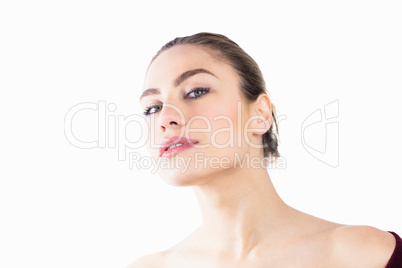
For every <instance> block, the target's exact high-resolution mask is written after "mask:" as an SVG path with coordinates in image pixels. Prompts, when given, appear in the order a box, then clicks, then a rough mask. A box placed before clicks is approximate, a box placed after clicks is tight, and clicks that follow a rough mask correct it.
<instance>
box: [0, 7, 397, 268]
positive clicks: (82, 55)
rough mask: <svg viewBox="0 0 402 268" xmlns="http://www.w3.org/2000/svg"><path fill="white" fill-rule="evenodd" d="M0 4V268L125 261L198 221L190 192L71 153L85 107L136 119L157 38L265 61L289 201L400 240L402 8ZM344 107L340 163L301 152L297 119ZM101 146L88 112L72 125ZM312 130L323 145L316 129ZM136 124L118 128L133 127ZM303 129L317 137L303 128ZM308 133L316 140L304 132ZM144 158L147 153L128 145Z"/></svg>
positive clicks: (280, 172) (281, 180)
mask: <svg viewBox="0 0 402 268" xmlns="http://www.w3.org/2000/svg"><path fill="white" fill-rule="evenodd" d="M261 3H262V1H260V2H256V1H246V2H241V3H235V2H233V1H230V2H229V1H226V2H224V1H221V2H218V1H198V2H194V3H192V2H189V1H159V2H156V1H148V2H145V1H141V2H140V1H138V2H134V1H2V2H1V4H0V38H1V42H0V46H1V49H0V87H1V93H0V94H1V96H0V116H1V121H0V122H1V131H0V137H1V139H0V144H1V147H0V154H1V168H0V217H1V220H0V252H1V254H0V255H1V257H0V266H1V267H8V268H10V267H41V268H45V267H69V268H71V267H97V268H101V267H125V266H127V265H128V264H129V263H131V262H132V261H133V260H135V259H136V258H138V257H140V256H142V255H145V254H148V253H152V252H155V251H159V250H163V249H165V248H167V247H169V246H171V245H173V244H175V243H177V242H178V241H180V240H181V239H182V238H184V237H185V236H186V235H187V234H189V233H190V232H191V231H192V230H194V229H195V228H196V227H197V226H198V225H199V224H200V223H201V218H200V216H199V214H198V213H199V212H198V206H197V204H196V202H195V199H194V197H193V196H192V191H191V189H190V188H175V187H172V186H168V185H166V184H165V183H164V182H163V181H162V180H161V179H160V178H159V177H158V176H157V175H155V174H152V173H151V172H149V170H133V169H130V168H129V164H128V162H127V161H119V160H118V154H117V149H116V148H109V147H108V146H106V147H107V148H103V149H101V148H95V149H79V148H77V147H74V146H73V145H71V144H70V143H69V142H68V140H67V139H66V137H65V135H64V119H65V116H66V114H67V112H68V111H69V109H70V108H71V107H73V106H74V105H76V104H79V103H82V102H92V103H98V102H99V101H105V102H106V103H107V104H109V103H114V104H115V105H116V107H117V109H116V111H114V112H109V113H108V115H110V116H111V117H113V116H114V117H115V118H117V117H118V116H119V115H123V116H128V115H130V114H139V113H141V109H140V107H139V102H138V98H139V95H140V93H141V90H142V86H143V78H144V75H145V70H146V67H147V66H148V63H149V61H150V59H151V58H152V56H153V55H154V54H155V53H156V51H157V50H158V49H159V48H160V47H161V46H162V45H163V44H165V43H166V42H167V41H170V40H171V39H173V38H175V37H177V36H184V35H190V34H194V33H197V32H200V31H209V32H215V33H221V34H224V35H226V36H228V37H229V38H231V39H233V40H234V41H235V42H237V43H238V44H239V45H240V46H241V47H242V48H243V49H245V51H246V52H248V53H249V54H250V55H251V56H252V57H253V58H254V59H255V60H256V61H257V63H258V64H259V65H260V67H261V69H262V71H263V73H264V77H265V79H266V82H267V87H268V91H269V93H270V96H271V98H272V102H273V103H274V104H275V105H276V107H277V113H278V115H285V116H286V120H283V121H281V122H280V124H279V133H280V145H279V151H280V153H281V154H282V156H283V157H284V158H285V159H286V168H285V169H275V170H272V171H270V175H271V177H272V179H273V181H274V184H275V186H276V188H277V190H278V192H279V193H280V195H281V196H282V198H283V199H284V200H285V202H287V203H288V204H289V205H292V206H294V207H295V208H297V209H300V210H302V211H304V212H307V213H309V214H312V215H315V216H317V217H321V218H324V219H327V220H331V221H335V222H338V223H344V224H358V225H371V226H375V227H377V228H380V229H382V230H390V231H395V232H398V233H399V234H402V214H401V212H400V211H401V204H402V197H401V194H400V193H401V179H402V176H401V172H400V167H401V155H400V151H401V149H402V146H401V136H402V130H401V129H402V128H401V127H400V123H401V119H400V118H401V115H402V113H401V111H400V97H401V94H400V92H401V90H402V81H401V74H402V64H401V63H402V53H401V47H402V41H401V26H402V19H401V18H402V17H401V14H402V9H401V6H400V2H399V1H269V2H268V3H267V4H266V5H263V4H261ZM336 100H337V101H338V102H339V117H338V118H336V120H335V121H336V122H338V124H339V165H338V166H337V167H335V168H334V167H331V166H329V165H326V164H325V163H323V162H321V161H319V160H317V159H316V158H314V157H312V156H311V155H310V154H309V153H308V152H307V151H306V149H305V148H304V147H303V144H302V141H301V126H302V123H303V121H304V120H305V119H306V118H307V117H308V116H309V115H310V114H311V113H313V112H314V111H316V110H317V109H321V108H323V107H324V106H325V105H326V104H328V103H330V102H332V101H336ZM76 119H77V120H76V121H75V125H74V129H75V131H76V134H77V136H79V137H80V139H83V140H84V139H86V140H92V139H95V138H96V135H97V133H96V129H97V117H96V113H94V112H93V113H90V112H88V113H87V114H85V116H84V114H82V116H81V117H78V116H77V118H76ZM317 126H318V127H317V128H316V129H315V130H314V129H313V130H312V132H311V131H310V135H315V136H314V137H315V138H314V140H315V141H316V144H315V145H314V146H316V147H318V145H319V144H322V142H323V141H324V140H325V124H324V125H317ZM138 133H139V129H138V126H135V125H132V126H130V127H128V128H127V135H128V136H130V135H132V137H131V139H132V140H135V139H136V138H135V137H134V136H138V135H139V134H138ZM311 133H312V134H311ZM310 137H311V136H310ZM133 152H140V153H141V154H145V153H146V152H145V151H144V150H143V149H137V150H133Z"/></svg>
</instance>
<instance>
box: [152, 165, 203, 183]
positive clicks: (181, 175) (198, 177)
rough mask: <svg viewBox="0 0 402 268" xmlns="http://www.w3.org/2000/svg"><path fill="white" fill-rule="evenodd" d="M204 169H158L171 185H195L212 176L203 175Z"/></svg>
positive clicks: (160, 174)
mask: <svg viewBox="0 0 402 268" xmlns="http://www.w3.org/2000/svg"><path fill="white" fill-rule="evenodd" d="M202 173H205V172H202V171H199V170H194V169H187V170H179V169H171V170H158V174H159V176H160V177H161V178H162V179H163V180H164V181H165V182H166V183H167V184H169V185H171V186H194V185H197V184H200V183H202V182H205V181H206V180H207V178H210V176H206V175H203V174H202Z"/></svg>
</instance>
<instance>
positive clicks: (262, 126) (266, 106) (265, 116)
mask: <svg viewBox="0 0 402 268" xmlns="http://www.w3.org/2000/svg"><path fill="white" fill-rule="evenodd" d="M251 115H252V118H253V120H252V123H251V125H252V128H253V129H252V131H251V132H252V133H253V134H257V135H263V134H265V133H266V132H267V131H268V130H269V128H270V127H271V125H272V120H273V119H272V108H271V100H270V99H269V97H268V95H267V94H261V95H259V96H258V98H257V99H256V100H255V101H254V103H253V104H252V112H251Z"/></svg>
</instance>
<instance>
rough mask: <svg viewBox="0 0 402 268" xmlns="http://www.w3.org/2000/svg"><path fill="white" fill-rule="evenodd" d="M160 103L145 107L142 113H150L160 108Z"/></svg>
mask: <svg viewBox="0 0 402 268" xmlns="http://www.w3.org/2000/svg"><path fill="white" fill-rule="evenodd" d="M162 106H163V105H162V104H153V105H150V106H148V107H146V108H145V110H144V115H151V114H154V113H156V112H157V111H159V110H161V109H162Z"/></svg>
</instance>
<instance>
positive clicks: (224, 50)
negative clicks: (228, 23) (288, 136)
mask: <svg viewBox="0 0 402 268" xmlns="http://www.w3.org/2000/svg"><path fill="white" fill-rule="evenodd" d="M177 45H196V46H200V47H203V48H205V49H207V51H208V52H210V53H211V54H212V56H215V57H216V58H218V59H220V60H223V61H225V62H226V63H228V64H229V65H230V66H231V67H232V68H233V69H234V70H235V71H236V73H237V74H238V76H239V78H240V91H241V93H242V94H241V95H242V96H243V98H244V99H245V100H246V101H247V102H249V103H250V102H253V101H255V100H256V99H257V98H258V96H259V95H261V94H264V93H265V94H267V93H268V92H267V90H266V85H265V81H264V78H263V75H262V72H261V70H260V68H259V67H258V64H257V63H256V62H255V61H254V59H253V58H251V57H250V56H249V55H248V54H247V53H246V52H245V51H244V50H243V49H242V48H241V47H240V46H239V45H238V44H237V43H235V42H234V41H232V40H231V39H229V38H228V37H226V36H224V35H222V34H215V33H209V32H201V33H197V34H194V35H190V36H185V37H177V38H175V39H173V40H171V41H169V42H168V43H166V44H165V45H164V46H163V47H162V48H161V49H160V50H159V51H158V52H157V53H156V54H155V56H154V57H153V58H152V60H151V62H150V64H149V66H151V64H152V62H153V61H154V60H155V59H156V58H157V57H158V56H159V55H160V54H161V53H162V52H164V51H165V50H168V49H169V48H171V47H174V46H177ZM148 68H149V67H148ZM271 109H272V118H273V125H275V128H276V131H275V132H274V130H273V126H272V125H271V127H270V128H269V130H268V131H267V132H266V133H264V134H263V135H262V144H263V149H264V157H265V158H270V159H274V160H276V159H277V158H278V157H279V156H280V154H279V152H278V137H279V129H278V124H277V122H276V110H275V106H274V104H272V103H271Z"/></svg>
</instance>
